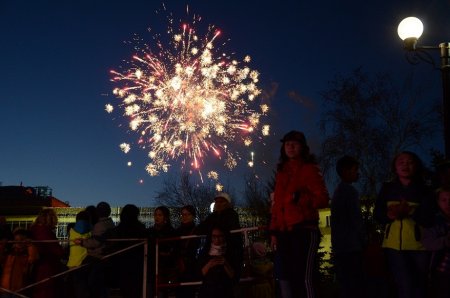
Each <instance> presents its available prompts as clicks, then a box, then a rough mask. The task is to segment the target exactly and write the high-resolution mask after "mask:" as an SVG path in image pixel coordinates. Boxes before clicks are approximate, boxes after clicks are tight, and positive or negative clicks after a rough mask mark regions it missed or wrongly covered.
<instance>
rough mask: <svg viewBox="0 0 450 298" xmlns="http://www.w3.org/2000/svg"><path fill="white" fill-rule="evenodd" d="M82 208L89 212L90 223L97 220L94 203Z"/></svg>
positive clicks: (93, 223)
mask: <svg viewBox="0 0 450 298" xmlns="http://www.w3.org/2000/svg"><path fill="white" fill-rule="evenodd" d="M84 210H86V211H87V212H88V213H89V217H90V222H91V225H95V224H96V223H97V221H98V215H97V208H96V207H95V206H94V205H89V206H87V207H86V208H85V209H84Z"/></svg>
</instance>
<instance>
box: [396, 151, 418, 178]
mask: <svg viewBox="0 0 450 298" xmlns="http://www.w3.org/2000/svg"><path fill="white" fill-rule="evenodd" d="M392 170H393V172H394V174H395V176H396V177H397V178H398V179H400V180H410V181H420V180H422V179H423V171H424V166H423V163H422V161H421V160H420V158H419V156H417V154H415V153H413V152H411V151H402V152H400V153H399V154H397V155H396V156H395V158H394V160H393V163H392Z"/></svg>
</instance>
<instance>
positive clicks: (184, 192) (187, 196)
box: [155, 172, 216, 220]
mask: <svg viewBox="0 0 450 298" xmlns="http://www.w3.org/2000/svg"><path fill="white" fill-rule="evenodd" d="M215 193H216V190H215V187H214V185H212V184H210V183H202V184H196V183H195V182H194V181H193V179H192V176H191V175H190V174H189V173H188V172H182V173H181V174H180V176H179V180H178V179H175V178H174V177H173V176H172V177H170V178H167V179H166V180H165V181H164V183H163V185H162V189H161V190H159V191H157V193H156V199H155V200H156V202H157V203H159V204H162V205H165V206H170V207H182V206H184V205H192V206H194V207H195V209H196V210H197V215H198V217H199V219H200V220H202V219H203V218H205V217H206V215H207V213H208V210H209V206H210V204H211V203H212V200H213V198H214V195H215Z"/></svg>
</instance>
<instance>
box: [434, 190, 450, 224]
mask: <svg viewBox="0 0 450 298" xmlns="http://www.w3.org/2000/svg"><path fill="white" fill-rule="evenodd" d="M437 204H438V206H439V209H440V210H441V212H442V213H443V214H444V215H445V216H446V217H447V218H448V219H450V187H443V188H440V189H439V190H438V191H437Z"/></svg>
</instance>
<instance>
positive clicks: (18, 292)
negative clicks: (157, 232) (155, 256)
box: [0, 239, 148, 298]
mask: <svg viewBox="0 0 450 298" xmlns="http://www.w3.org/2000/svg"><path fill="white" fill-rule="evenodd" d="M107 241H111V242H122V241H127V242H136V241H137V242H138V243H135V244H132V245H130V246H128V247H126V248H124V249H120V250H117V251H115V252H112V253H110V254H108V255H105V256H103V257H102V258H100V259H99V261H101V262H103V261H105V260H107V259H109V258H111V257H113V256H116V255H119V254H121V253H124V252H126V251H128V250H131V249H133V248H135V247H138V246H141V245H143V246H144V253H143V260H144V261H143V268H142V270H143V279H142V297H147V264H148V263H147V253H148V243H147V239H109V240H107ZM55 242H57V243H60V244H62V243H68V242H69V240H41V241H7V242H5V243H55ZM89 265H91V264H82V265H80V266H77V267H73V268H70V269H67V270H65V271H63V272H61V273H58V274H55V275H52V276H49V277H47V278H45V279H42V280H39V281H37V282H33V283H31V284H29V285H26V286H24V287H22V288H21V289H18V290H16V291H11V290H8V289H5V288H0V294H1V293H3V292H4V293H7V294H10V295H12V296H11V297H21V298H28V296H25V295H23V294H21V293H22V292H25V291H26V290H29V289H31V288H33V287H36V286H38V285H41V284H44V283H46V282H48V281H50V280H53V279H57V278H59V277H62V276H66V275H68V274H70V273H72V272H74V271H76V270H81V269H82V268H85V267H87V266H89Z"/></svg>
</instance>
